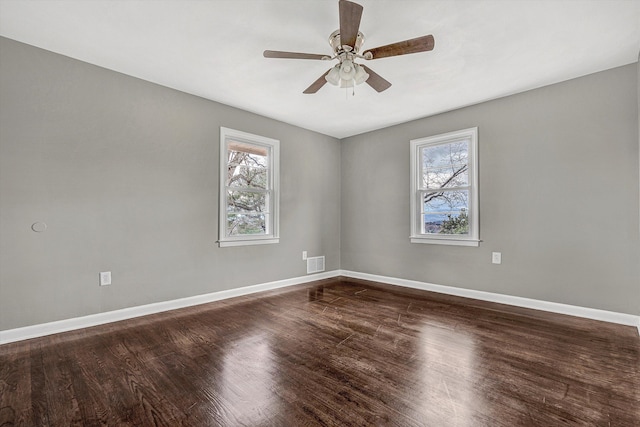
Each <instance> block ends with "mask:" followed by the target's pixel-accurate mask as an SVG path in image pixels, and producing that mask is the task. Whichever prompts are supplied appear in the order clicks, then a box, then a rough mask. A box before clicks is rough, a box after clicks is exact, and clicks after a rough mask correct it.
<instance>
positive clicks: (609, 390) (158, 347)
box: [0, 278, 640, 427]
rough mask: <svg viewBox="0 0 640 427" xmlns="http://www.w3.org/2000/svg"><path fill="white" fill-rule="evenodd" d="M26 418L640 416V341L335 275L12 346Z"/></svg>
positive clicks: (200, 422)
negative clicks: (303, 283)
mask: <svg viewBox="0 0 640 427" xmlns="http://www.w3.org/2000/svg"><path fill="white" fill-rule="evenodd" d="M17 425H24V426H48V425H50V426H68V425H83V426H310V427H311V426H397V427H407V426H416V427H417V426H492V427H493V426H505V427H507V426H508V427H514V426H545V427H547V426H585V425H589V426H591V425H593V426H625V427H626V426H640V339H639V338H638V336H637V331H636V330H635V329H634V328H632V327H625V326H621V325H613V324H609V323H604V322H597V321H591V320H586V319H580V318H575V317H571V316H563V315H559V314H554V313H545V312H540V311H535V310H529V309H524V308H519V307H510V306H505V305H501V304H496V303H490V302H485V301H478V300H470V299H465V298H459V297H454V296H449V295H441V294H434V293H430V292H424V291H419V290H414V289H407V288H400V287H397V286H390V285H383V284H379V283H374V282H369V281H364V280H358V279H341V278H336V279H326V280H322V281H318V282H315V283H311V284H307V285H301V286H296V287H291V288H285V289H279V290H274V291H268V292H264V293H261V294H257V295H248V296H243V297H239V298H234V299H231V300H224V301H219V302H215V303H211V304H205V305H201V306H195V307H189V308H185V309H181V310H175V311H172V312H166V313H159V314H155V315H151V316H145V317H141V318H137V319H131V320H127V321H122V322H115V323H112V324H108V325H102V326H98V327H94V328H88V329H84V330H80V331H74V332H68V333H64V334H58V335H53V336H49V337H43V338H38V339H33V340H29V341H25V342H20V343H13V344H6V345H3V346H0V426H2V427H5V426H17Z"/></svg>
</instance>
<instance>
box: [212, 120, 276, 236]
mask: <svg viewBox="0 0 640 427" xmlns="http://www.w3.org/2000/svg"><path fill="white" fill-rule="evenodd" d="M279 146H280V141H278V140H275V139H271V138H265V137H262V136H258V135H252V134H249V133H246V132H240V131H237V130H233V129H228V128H224V127H221V128H220V228H219V233H220V236H219V241H218V243H219V245H220V247H224V246H240V245H259V244H266V243H278V177H279V172H278V165H279V161H278V159H279Z"/></svg>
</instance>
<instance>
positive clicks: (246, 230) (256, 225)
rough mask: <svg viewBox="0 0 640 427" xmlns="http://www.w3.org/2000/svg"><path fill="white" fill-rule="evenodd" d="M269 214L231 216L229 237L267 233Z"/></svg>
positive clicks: (228, 220)
mask: <svg viewBox="0 0 640 427" xmlns="http://www.w3.org/2000/svg"><path fill="white" fill-rule="evenodd" d="M267 216H268V215H267V214H233V213H232V214H229V215H228V216H227V236H242V235H247V234H251V235H256V234H266V233H267Z"/></svg>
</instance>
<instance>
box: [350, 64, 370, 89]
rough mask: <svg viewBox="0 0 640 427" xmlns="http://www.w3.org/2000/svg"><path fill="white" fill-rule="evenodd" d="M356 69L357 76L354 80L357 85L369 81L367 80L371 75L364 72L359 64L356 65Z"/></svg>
mask: <svg viewBox="0 0 640 427" xmlns="http://www.w3.org/2000/svg"><path fill="white" fill-rule="evenodd" d="M354 65H355V67H356V75H355V76H354V77H353V79H354V80H355V82H356V84H357V85H359V84H361V83H364V82H366V81H367V79H368V78H369V74H367V72H366V71H365V70H364V68H363V67H362V66H360V65H358V64H354Z"/></svg>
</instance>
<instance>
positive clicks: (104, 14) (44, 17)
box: [0, 0, 640, 138]
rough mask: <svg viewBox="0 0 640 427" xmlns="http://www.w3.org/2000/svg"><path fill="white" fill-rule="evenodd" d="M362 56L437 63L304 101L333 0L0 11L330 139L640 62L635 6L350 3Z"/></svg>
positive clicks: (6, 0) (135, 2)
mask: <svg viewBox="0 0 640 427" xmlns="http://www.w3.org/2000/svg"><path fill="white" fill-rule="evenodd" d="M356 2H358V3H360V4H362V5H363V6H364V13H363V16H362V23H361V26H360V30H361V31H362V32H363V33H364V35H365V39H366V40H365V43H364V45H363V48H362V50H363V51H364V50H366V49H367V48H373V47H376V46H380V45H385V44H389V43H393V42H397V41H400V40H405V39H409V38H414V37H418V36H422V35H426V34H433V36H434V37H435V41H436V43H435V49H434V50H433V51H432V52H427V53H419V54H412V55H405V56H400V57H394V58H384V59H379V60H373V61H368V62H367V63H366V64H367V66H369V67H370V68H372V69H373V70H374V71H376V72H377V73H378V74H380V75H381V76H382V77H384V78H385V79H387V80H389V81H390V82H391V83H393V86H391V88H390V89H388V90H387V91H385V92H382V93H377V92H375V91H374V90H373V89H372V88H371V87H369V86H368V85H366V84H364V85H362V86H358V87H357V88H356V94H355V96H351V93H350V92H349V93H348V94H347V92H346V90H345V89H339V88H336V87H334V86H331V85H329V84H327V85H325V86H324V87H323V88H322V89H320V91H319V92H318V93H317V94H315V95H304V94H303V93H302V91H303V90H304V89H305V88H306V87H307V86H309V85H310V84H311V83H312V82H313V81H315V80H316V79H317V78H318V77H319V76H320V75H322V74H323V73H324V72H325V71H326V70H328V68H329V67H330V66H331V64H330V63H328V62H326V61H312V60H284V59H265V58H263V57H262V51H263V50H265V49H271V50H284V51H294V52H308V53H319V54H331V49H330V47H329V45H328V43H327V39H328V36H329V34H330V33H331V32H332V31H334V30H335V29H337V28H338V1H337V0H209V1H204V0H199V1H196V0H128V1H125V0H91V1H87V0H0V34H1V35H2V36H5V37H8V38H11V39H14V40H18V41H21V42H24V43H28V44H31V45H34V46H38V47H41V48H44V49H47V50H50V51H53V52H57V53H61V54H63V55H67V56H70V57H72V58H77V59H80V60H83V61H86V62H89V63H92V64H96V65H99V66H102V67H105V68H109V69H112V70H116V71H119V72H122V73H125V74H128V75H131V76H135V77H139V78H141V79H144V80H148V81H151V82H155V83H158V84H161V85H164V86H168V87H171V88H175V89H178V90H181V91H184V92H187V93H191V94H194V95H198V96H201V97H204V98H208V99H211V100H214V101H218V102H221V103H224V104H227V105H231V106H234V107H238V108H242V109H244V110H248V111H251V112H255V113H258V114H261V115H264V116H267V117H271V118H274V119H277V120H281V121H284V122H287V123H291V124H294V125H297V126H301V127H303V128H307V129H311V130H314V131H317V132H321V133H324V134H327V135H331V136H334V137H337V138H343V137H347V136H351V135H355V134H359V133H362V132H366V131H369V130H374V129H379V128H383V127H386V126H389V125H393V124H397V123H402V122H406V121H409V120H412V119H416V118H420V117H426V116H430V115H433V114H437V113H440V112H444V111H448V110H452V109H455V108H459V107H462V106H465V105H470V104H475V103H478V102H482V101H486V100H489V99H494V98H498V97H501V96H505V95H509V94H513V93H517V92H521V91H525V90H529V89H533V88H536V87H540V86H545V85H548V84H551V83H556V82H560V81H563V80H567V79H571V78H575V77H578V76H582V75H585V74H590V73H594V72H597V71H602V70H606V69H609V68H613V67H617V66H621V65H625V64H629V63H632V62H636V61H637V59H638V50H639V49H640V0H600V1H599V0H549V1H543V0H536V1H534V0H529V1H527V0H509V1H507V0H500V1H496V0H491V1H477V0H473V1H453V0H422V1H418V0H356Z"/></svg>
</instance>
